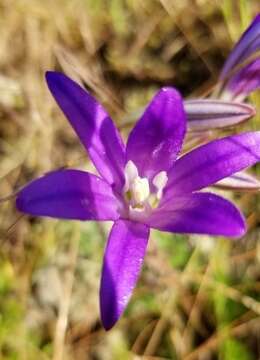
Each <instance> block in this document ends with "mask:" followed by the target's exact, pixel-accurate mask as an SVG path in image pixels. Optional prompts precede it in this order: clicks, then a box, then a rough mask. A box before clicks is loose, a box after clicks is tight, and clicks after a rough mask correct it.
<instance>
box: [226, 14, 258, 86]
mask: <svg viewBox="0 0 260 360" xmlns="http://www.w3.org/2000/svg"><path fill="white" fill-rule="evenodd" d="M259 49H260V14H258V15H257V16H256V17H255V19H254V20H253V21H252V23H251V24H250V26H249V27H248V28H247V29H246V31H245V32H244V33H243V34H242V36H241V37H240V39H239V40H238V42H237V43H236V45H235V46H234V48H233V50H232V51H231V53H230V55H229V57H228V59H227V60H226V62H225V64H224V67H223V69H222V72H221V75H220V78H221V80H223V79H225V78H226V77H227V76H229V73H230V72H231V71H232V70H233V69H234V68H235V67H236V66H237V65H238V64H240V63H242V62H243V61H244V60H245V59H247V58H248V57H249V56H250V55H252V54H253V53H254V52H256V51H257V50H259Z"/></svg>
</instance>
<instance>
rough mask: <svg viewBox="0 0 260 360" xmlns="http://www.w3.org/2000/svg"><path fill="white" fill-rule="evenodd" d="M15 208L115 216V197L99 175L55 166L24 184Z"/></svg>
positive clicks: (40, 212)
mask: <svg viewBox="0 0 260 360" xmlns="http://www.w3.org/2000/svg"><path fill="white" fill-rule="evenodd" d="M16 206H17V209H18V210H20V211H22V212H24V213H27V214H30V215H37V216H49V217H54V218H60V219H77V220H116V219H118V217H119V216H118V212H117V207H118V205H117V201H116V200H115V198H114V196H113V193H112V190H111V187H110V185H108V184H107V183H106V182H105V181H104V180H102V179H101V178H99V177H97V176H95V175H92V174H89V173H87V172H84V171H79V170H59V171H54V172H51V173H48V174H46V175H45V176H43V177H41V178H38V179H36V180H34V181H32V182H31V183H29V184H28V185H26V186H25V187H24V188H23V189H22V190H21V191H20V192H19V193H18V196H17V199H16Z"/></svg>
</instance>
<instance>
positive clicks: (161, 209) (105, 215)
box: [16, 72, 260, 329]
mask: <svg viewBox="0 0 260 360" xmlns="http://www.w3.org/2000/svg"><path fill="white" fill-rule="evenodd" d="M47 83H48V86H49V89H50V91H51V92H52V95H53V96H54V98H55V100H56V101H57V103H58V104H59V106H60V107H61V109H62V111H63V112H64V114H65V115H66V116H67V118H68V120H69V121H70V123H71V125H72V127H73V128H74V130H75V131H76V133H77V134H78V136H79V138H80V140H81V142H82V144H83V145H84V147H85V148H86V150H87V151H88V154H89V156H90V158H91V160H92V162H93V163H94V165H95V167H96V169H97V170H98V172H99V174H100V176H96V175H93V174H90V173H88V172H83V171H79V170H69V169H67V170H59V171H55V172H52V173H49V174H47V175H45V176H43V177H41V178H39V179H37V180H34V181H33V182H31V183H30V184H28V185H27V186H25V187H24V188H23V189H22V190H21V191H20V192H19V194H18V196H17V202H16V204H17V208H18V209H19V210H20V211H22V212H25V213H28V214H31V215H39V216H41V215H42V216H50V217H56V218H63V219H79V220H112V221H114V225H113V227H112V230H111V232H110V235H109V239H108V243H107V246H106V250H105V254H104V263H103V270H102V278H101V287H100V308H101V318H102V322H103V325H104V327H105V328H106V329H110V328H111V327H112V326H113V325H114V324H115V322H116V321H117V320H118V319H119V317H120V316H121V314H122V312H123V311H124V309H125V307H126V305H127V303H128V301H129V298H130V296H131V294H132V291H133V289H134V287H135V284H136V281H137V279H138V276H139V272H140V270H141V267H142V263H143V258H144V255H145V252H146V247H147V242H148V238H149V232H150V228H154V229H159V230H161V231H170V232H177V233H196V234H211V235H224V236H230V237H238V236H242V235H243V234H244V233H245V231H246V226H245V220H244V218H243V216H242V214H241V213H240V211H239V210H238V209H237V208H236V207H235V206H234V205H233V204H232V203H231V202H229V201H228V200H225V199H224V198H222V197H220V196H217V195H214V194H212V193H209V192H198V191H199V190H201V189H203V188H205V187H208V186H209V185H212V184H214V183H216V182H217V181H220V180H221V179H223V178H225V177H227V176H230V175H231V174H233V173H235V172H238V171H240V170H242V169H244V168H246V167H248V166H251V165H253V164H255V163H256V162H258V161H259V159H260V132H248V133H244V134H240V135H236V136H230V137H226V138H224V139H220V140H215V141H213V142H210V143H209V144H207V145H203V146H201V147H199V148H197V149H195V150H193V151H191V152H190V153H188V154H186V155H183V156H182V157H180V158H178V154H179V152H180V150H181V147H182V142H183V138H184V135H185V128H186V121H185V112H184V108H183V102H182V99H181V96H180V94H179V93H178V92H177V91H176V90H175V89H173V88H170V87H168V88H163V89H162V90H160V91H159V92H158V93H157V94H156V95H155V97H154V98H153V100H152V101H151V103H150V104H149V106H148V107H147V109H146V110H145V112H144V114H143V115H142V117H141V118H140V120H139V121H138V122H137V124H136V125H135V127H134V128H133V130H132V131H131V133H130V135H129V138H128V141H127V144H126V145H125V144H124V143H123V141H122V139H121V137H120V135H119V133H118V132H117V130H116V128H115V126H114V124H113V122H112V120H111V119H110V117H109V115H108V114H107V112H106V111H105V110H104V109H103V107H102V106H101V105H100V104H99V103H98V102H97V101H96V100H94V99H93V97H92V96H91V95H90V94H89V93H87V92H86V91H85V90H84V89H83V88H81V87H80V86H79V85H77V84H76V83H75V82H74V81H72V80H70V79H69V78H67V77H66V76H65V75H63V74H60V73H55V72H48V73H47Z"/></svg>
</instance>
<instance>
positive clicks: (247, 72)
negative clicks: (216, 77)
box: [223, 58, 260, 101]
mask: <svg viewBox="0 0 260 360" xmlns="http://www.w3.org/2000/svg"><path fill="white" fill-rule="evenodd" d="M259 88H260V58H258V59H256V60H254V61H252V62H251V63H249V64H248V65H246V66H245V67H243V68H242V69H241V70H239V71H238V72H237V73H235V75H234V76H232V77H231V78H230V79H229V81H228V82H227V84H226V85H225V88H224V94H223V96H224V97H225V98H226V96H227V95H228V96H229V97H230V98H231V99H233V100H236V101H243V100H244V99H245V98H246V97H247V96H248V95H249V94H250V93H251V92H253V91H255V90H256V89H259Z"/></svg>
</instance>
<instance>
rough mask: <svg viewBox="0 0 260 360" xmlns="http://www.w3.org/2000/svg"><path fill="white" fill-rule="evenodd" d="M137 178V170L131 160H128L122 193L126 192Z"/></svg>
mask: <svg viewBox="0 0 260 360" xmlns="http://www.w3.org/2000/svg"><path fill="white" fill-rule="evenodd" d="M137 177H138V170H137V167H136V166H135V164H134V163H133V161H132V160H129V161H128V162H127V164H126V166H125V186H124V191H128V190H129V189H130V187H131V184H132V183H133V181H134V179H136V178H137Z"/></svg>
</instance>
